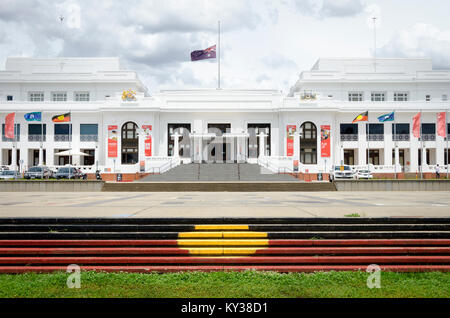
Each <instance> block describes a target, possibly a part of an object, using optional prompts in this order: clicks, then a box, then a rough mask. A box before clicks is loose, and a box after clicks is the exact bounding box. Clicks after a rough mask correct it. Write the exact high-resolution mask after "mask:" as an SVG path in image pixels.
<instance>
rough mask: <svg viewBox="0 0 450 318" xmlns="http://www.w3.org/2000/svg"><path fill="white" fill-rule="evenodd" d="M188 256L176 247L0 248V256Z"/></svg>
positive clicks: (186, 251)
mask: <svg viewBox="0 0 450 318" xmlns="http://www.w3.org/2000/svg"><path fill="white" fill-rule="evenodd" d="M3 254H4V255H52V254H53V255H62V254H66V255H70V254H72V255H73V254H76V255H189V251H188V250H186V249H181V248H177V247H69V248H59V247H44V248H41V247H26V248H23V247H0V255H3Z"/></svg>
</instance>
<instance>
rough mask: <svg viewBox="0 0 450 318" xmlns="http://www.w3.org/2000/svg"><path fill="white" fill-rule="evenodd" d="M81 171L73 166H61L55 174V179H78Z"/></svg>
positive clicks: (80, 176)
mask: <svg viewBox="0 0 450 318" xmlns="http://www.w3.org/2000/svg"><path fill="white" fill-rule="evenodd" d="M82 177H83V176H82V173H80V172H79V170H78V169H77V168H75V167H61V168H59V169H58V171H57V172H56V174H55V178H56V179H80V178H82Z"/></svg>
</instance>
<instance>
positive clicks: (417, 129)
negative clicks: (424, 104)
mask: <svg viewBox="0 0 450 318" xmlns="http://www.w3.org/2000/svg"><path fill="white" fill-rule="evenodd" d="M420 115H421V113H420V112H418V113H417V114H416V116H414V117H413V135H414V137H416V138H420Z"/></svg>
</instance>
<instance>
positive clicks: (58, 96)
mask: <svg viewBox="0 0 450 318" xmlns="http://www.w3.org/2000/svg"><path fill="white" fill-rule="evenodd" d="M52 101H54V102H66V101H67V93H66V92H53V93H52Z"/></svg>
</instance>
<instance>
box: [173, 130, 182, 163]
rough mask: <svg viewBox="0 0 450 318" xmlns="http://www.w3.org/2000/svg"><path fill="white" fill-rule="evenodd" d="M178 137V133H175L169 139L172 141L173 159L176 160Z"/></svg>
mask: <svg viewBox="0 0 450 318" xmlns="http://www.w3.org/2000/svg"><path fill="white" fill-rule="evenodd" d="M180 137H181V135H180V134H179V133H175V134H173V135H172V136H171V138H172V139H173V141H174V145H173V157H175V158H178V157H179V156H180V145H179V144H180Z"/></svg>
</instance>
